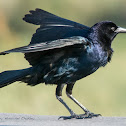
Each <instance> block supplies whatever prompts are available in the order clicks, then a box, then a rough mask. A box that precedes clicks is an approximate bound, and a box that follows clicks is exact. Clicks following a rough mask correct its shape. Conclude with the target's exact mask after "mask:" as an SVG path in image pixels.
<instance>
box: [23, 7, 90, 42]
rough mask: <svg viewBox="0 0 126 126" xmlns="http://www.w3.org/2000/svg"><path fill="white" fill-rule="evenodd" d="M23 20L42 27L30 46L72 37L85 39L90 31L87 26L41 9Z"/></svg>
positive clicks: (27, 15)
mask: <svg viewBox="0 0 126 126" xmlns="http://www.w3.org/2000/svg"><path fill="white" fill-rule="evenodd" d="M23 20H24V21H26V22H28V23H32V24H35V25H40V28H38V29H37V31H36V33H35V34H34V35H33V37H32V40H31V43H30V44H35V43H41V42H47V41H53V40H57V39H63V38H67V37H72V36H84V37H85V36H86V34H87V33H88V31H89V29H90V28H89V27H87V26H85V25H82V24H79V23H76V22H74V21H70V20H67V19H64V18H61V17H59V16H56V15H54V14H51V13H49V12H47V11H44V10H41V9H36V10H31V11H30V14H26V15H25V17H24V18H23Z"/></svg>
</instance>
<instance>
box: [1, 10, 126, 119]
mask: <svg viewBox="0 0 126 126" xmlns="http://www.w3.org/2000/svg"><path fill="white" fill-rule="evenodd" d="M23 20H24V21H26V22H28V23H32V24H35V25H40V28H38V29H37V31H36V33H35V34H34V35H33V37H32V39H31V42H30V44H29V45H28V46H24V47H19V48H15V49H11V50H8V51H4V52H1V53H0V55H5V54H9V53H14V52H20V53H24V54H25V58H26V60H27V61H28V62H29V64H30V65H31V66H32V67H30V68H26V69H21V70H11V71H4V72H2V73H0V88H2V87H4V86H7V85H9V84H11V83H13V82H15V81H22V82H25V83H27V84H28V85H31V86H35V85H37V84H40V83H45V84H56V85H57V88H56V98H57V99H58V100H59V101H60V102H61V103H62V104H63V105H64V106H65V107H66V109H67V110H68V111H69V112H70V114H71V116H61V117H60V118H63V119H71V118H77V119H83V118H92V117H97V116H99V115H100V114H94V113H91V112H90V111H89V110H88V109H86V108H85V107H84V106H83V105H82V104H80V103H79V102H78V101H77V100H76V99H75V98H74V97H73V96H72V89H73V86H74V84H75V82H76V81H77V80H79V79H82V78H84V77H86V76H88V75H90V74H92V73H94V72H95V71H96V70H97V69H98V68H99V67H102V66H105V65H106V64H107V63H108V62H110V60H111V57H112V54H113V50H112V48H111V44H112V40H113V39H114V38H115V37H116V35H117V34H118V33H121V32H126V29H124V28H121V27H118V26H117V25H116V24H114V23H113V22H111V21H101V22H99V23H96V24H95V25H93V26H92V27H87V26H85V25H82V24H79V23H76V22H73V21H70V20H67V19H64V18H61V17H58V16H56V15H53V14H51V13H49V12H46V11H44V10H41V9H36V10H31V11H30V14H26V15H25V17H24V18H23ZM65 84H66V85H67V87H66V94H67V96H68V97H69V98H70V99H72V100H73V101H74V102H75V103H76V104H77V105H78V106H80V107H81V108H82V109H83V110H84V112H85V113H84V114H81V115H77V114H75V113H74V112H73V111H72V110H71V109H70V108H69V107H68V105H67V104H66V103H65V102H64V101H63V99H62V97H61V96H62V89H63V87H64V85H65Z"/></svg>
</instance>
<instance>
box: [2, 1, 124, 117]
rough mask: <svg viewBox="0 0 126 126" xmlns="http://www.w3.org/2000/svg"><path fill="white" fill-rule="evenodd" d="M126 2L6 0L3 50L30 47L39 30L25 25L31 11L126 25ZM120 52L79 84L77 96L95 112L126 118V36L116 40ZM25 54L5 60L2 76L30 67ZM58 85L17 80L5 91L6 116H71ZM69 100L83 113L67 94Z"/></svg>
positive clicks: (3, 89)
mask: <svg viewBox="0 0 126 126" xmlns="http://www.w3.org/2000/svg"><path fill="white" fill-rule="evenodd" d="M125 5H126V1H125V0H111V1H110V0H104V1H103V0H102V1H101V0H97V1H96V0H95V1H94V0H88V1H86V0H77V1H73V0H27V1H26V0H0V51H4V50H7V49H11V48H15V47H19V46H24V45H27V44H28V43H29V42H30V39H31V37H32V34H33V33H34V32H35V29H36V28H37V26H33V25H31V24H27V23H25V22H23V21H22V18H23V16H24V15H25V14H26V13H28V11H29V10H31V9H35V8H41V9H44V10H47V11H49V12H52V13H54V14H56V15H59V16H61V17H64V18H68V19H70V20H74V21H77V22H79V23H82V24H85V25H88V26H92V25H93V24H94V23H96V22H99V21H102V20H111V21H113V22H115V23H116V24H117V25H119V26H122V27H126V14H125V12H126V8H125ZM112 46H113V49H114V50H115V53H114V55H113V58H112V61H111V63H110V64H108V65H107V66H106V67H105V68H101V69H99V70H98V71H97V72H96V73H94V74H93V75H91V76H88V77H86V78H84V79H82V80H80V81H78V82H77V83H76V85H75V88H74V90H73V95H74V96H75V97H76V98H77V99H78V100H79V101H80V102H81V103H82V104H84V105H85V106H86V107H87V108H88V109H89V110H91V111H93V112H94V113H101V114H102V115H103V116H126V100H125V96H126V91H125V90H126V84H125V83H126V34H120V35H118V36H117V37H116V39H115V40H114V42H113V45H112ZM23 57H24V56H23V54H11V55H6V56H0V72H2V71H4V70H11V69H21V68H26V67H29V64H28V62H27V61H26V60H25V59H24V58H23ZM55 88H56V86H50V85H49V86H45V85H44V84H40V85H37V86H35V87H32V88H31V87H30V86H26V84H23V83H19V82H16V83H14V84H12V85H9V86H7V87H4V88H2V89H0V112H4V113H25V114H39V115H68V114H69V113H68V112H67V110H66V109H65V108H64V107H63V106H62V105H61V103H59V102H58V101H57V100H56V98H55ZM63 98H64V99H65V101H66V102H67V103H68V104H69V105H70V106H71V107H72V108H73V110H75V112H78V113H82V111H81V110H80V108H78V107H77V106H76V105H75V104H74V103H73V102H72V101H70V99H68V98H67V97H66V95H65V91H63Z"/></svg>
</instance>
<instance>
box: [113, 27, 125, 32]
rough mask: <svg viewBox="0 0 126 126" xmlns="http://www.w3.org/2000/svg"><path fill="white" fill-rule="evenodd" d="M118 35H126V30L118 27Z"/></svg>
mask: <svg viewBox="0 0 126 126" xmlns="http://www.w3.org/2000/svg"><path fill="white" fill-rule="evenodd" d="M115 32H116V33H126V28H122V27H118V28H117V29H116V30H115Z"/></svg>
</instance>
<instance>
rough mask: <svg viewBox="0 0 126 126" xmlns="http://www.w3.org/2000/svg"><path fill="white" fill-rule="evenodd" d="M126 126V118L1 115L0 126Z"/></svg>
mask: <svg viewBox="0 0 126 126" xmlns="http://www.w3.org/2000/svg"><path fill="white" fill-rule="evenodd" d="M17 125H18V126H29V125H30V126H126V117H97V118H92V119H71V120H62V119H60V120H58V116H42V115H25V114H9V113H0V126H17Z"/></svg>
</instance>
